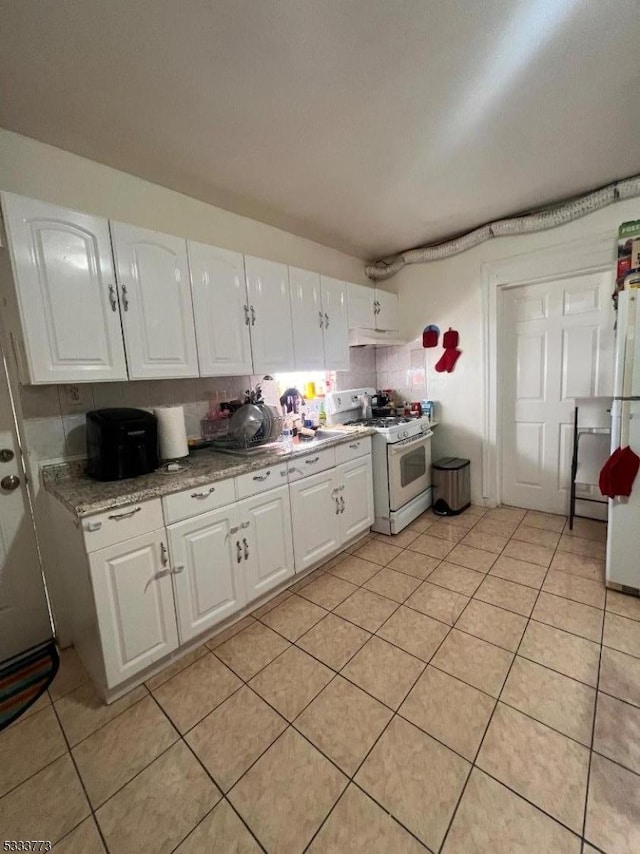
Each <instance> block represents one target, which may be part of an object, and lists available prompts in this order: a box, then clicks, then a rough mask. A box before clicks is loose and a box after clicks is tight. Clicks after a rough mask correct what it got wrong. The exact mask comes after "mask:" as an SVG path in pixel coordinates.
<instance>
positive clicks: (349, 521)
mask: <svg viewBox="0 0 640 854" xmlns="http://www.w3.org/2000/svg"><path fill="white" fill-rule="evenodd" d="M336 482H337V483H339V487H340V492H339V493H338V495H339V498H340V511H341V512H340V515H339V519H340V539H341V542H343V543H346V542H348V541H349V540H351V539H353V538H354V537H356V536H357V535H358V534H361V533H362V532H363V531H366V530H368V529H369V528H370V527H371V525H372V524H373V519H374V512H373V477H372V471H371V455H367V456H366V457H360V458H359V459H357V460H352V461H351V462H348V463H343V464H342V465H341V466H338V468H337V469H336Z"/></svg>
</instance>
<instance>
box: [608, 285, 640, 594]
mask: <svg viewBox="0 0 640 854" xmlns="http://www.w3.org/2000/svg"><path fill="white" fill-rule="evenodd" d="M613 395H614V397H613V401H612V405H611V451H612V452H613V451H615V450H616V448H618V447H621V448H624V447H625V446H626V445H629V446H630V447H631V450H633V451H635V453H636V454H638V455H640V290H628V291H623V292H622V293H620V294H619V296H618V320H617V329H616V344H615V369H614V377H613ZM608 521H609V527H608V531H607V568H606V572H607V584H614V585H623V586H624V587H631V588H633V589H634V590H639V589H640V473H639V474H638V477H637V478H636V481H635V483H634V484H633V489H632V491H631V495H630V496H629V497H628V498H624V497H616V498H613V499H609V520H608Z"/></svg>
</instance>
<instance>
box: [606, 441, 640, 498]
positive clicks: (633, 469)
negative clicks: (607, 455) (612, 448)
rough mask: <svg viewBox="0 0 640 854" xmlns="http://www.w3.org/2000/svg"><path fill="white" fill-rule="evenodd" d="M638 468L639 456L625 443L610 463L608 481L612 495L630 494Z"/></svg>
mask: <svg viewBox="0 0 640 854" xmlns="http://www.w3.org/2000/svg"><path fill="white" fill-rule="evenodd" d="M639 468H640V457H638V455H637V454H634V453H633V451H632V450H631V448H630V447H629V446H628V445H627V447H626V448H623V449H622V450H621V451H620V453H619V454H618V456H617V457H616V458H615V460H613V462H612V463H611V467H610V469H609V483H610V486H611V491H612V492H613V494H614V495H625V496H628V495H631V487H632V486H633V481H634V480H635V479H636V475H637V474H638V469H639Z"/></svg>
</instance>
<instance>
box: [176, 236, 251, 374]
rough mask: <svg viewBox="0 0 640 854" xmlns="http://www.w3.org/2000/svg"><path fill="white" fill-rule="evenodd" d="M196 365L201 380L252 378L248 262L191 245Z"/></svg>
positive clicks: (235, 255) (237, 255)
mask: <svg viewBox="0 0 640 854" xmlns="http://www.w3.org/2000/svg"><path fill="white" fill-rule="evenodd" d="M187 245H188V250H189V267H190V269H191V286H192V292H193V312H194V317H195V324H196V339H197V342H198V361H199V363H200V374H201V376H203V377H215V376H223V377H230V376H235V375H246V374H251V373H252V371H253V367H252V364H251V336H250V333H249V324H250V314H249V303H248V301H247V284H246V280H245V275H244V257H243V256H242V255H241V254H240V253H239V252H230V251H229V250H228V249H218V248H217V247H216V246H207V245H206V244H204V243H194V242H193V241H188V244H187Z"/></svg>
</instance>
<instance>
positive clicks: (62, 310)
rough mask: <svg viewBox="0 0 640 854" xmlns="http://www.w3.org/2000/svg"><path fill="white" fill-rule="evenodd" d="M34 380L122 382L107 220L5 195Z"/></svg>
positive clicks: (123, 374) (124, 370)
mask: <svg viewBox="0 0 640 854" xmlns="http://www.w3.org/2000/svg"><path fill="white" fill-rule="evenodd" d="M2 205H3V211H4V221H5V225H6V230H7V239H8V244H9V252H10V255H11V262H12V266H13V275H14V278H15V285H16V291H17V298H18V306H19V310H20V315H21V322H22V327H23V329H22V332H23V336H24V347H25V352H26V358H27V364H28V369H29V379H30V380H31V382H32V383H67V382H74V383H75V382H95V381H98V380H124V379H126V378H127V367H126V362H125V357H124V343H123V340H122V329H121V328H120V312H119V308H118V297H117V293H116V287H115V285H116V281H115V276H114V271H113V259H112V255H111V241H110V239H109V224H108V222H107V220H106V219H101V218H100V217H95V216H87V215H86V214H82V213H77V212H76V211H70V210H67V209H66V208H59V207H56V206H54V205H48V204H45V203H44V202H38V201H34V200H33V199H25V198H22V197H21V196H15V195H13V194H11V193H3V194H2Z"/></svg>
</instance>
